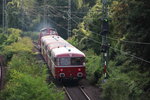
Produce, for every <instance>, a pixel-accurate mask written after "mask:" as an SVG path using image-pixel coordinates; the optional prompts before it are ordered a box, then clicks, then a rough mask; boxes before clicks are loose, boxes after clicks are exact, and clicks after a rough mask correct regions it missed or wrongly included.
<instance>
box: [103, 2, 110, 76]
mask: <svg viewBox="0 0 150 100" xmlns="http://www.w3.org/2000/svg"><path fill="white" fill-rule="evenodd" d="M102 4H103V6H102V14H103V16H102V32H101V35H102V45H101V52H102V66H103V67H104V76H105V78H107V76H108V75H107V67H108V55H109V53H108V52H109V45H108V41H107V34H108V33H109V24H108V10H107V8H108V4H107V0H102Z"/></svg>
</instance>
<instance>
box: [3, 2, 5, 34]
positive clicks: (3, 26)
mask: <svg viewBox="0 0 150 100" xmlns="http://www.w3.org/2000/svg"><path fill="white" fill-rule="evenodd" d="M3 33H5V0H3Z"/></svg>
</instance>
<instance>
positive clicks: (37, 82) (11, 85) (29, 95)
mask: <svg viewBox="0 0 150 100" xmlns="http://www.w3.org/2000/svg"><path fill="white" fill-rule="evenodd" d="M0 99H1V100H63V93H62V92H58V91H57V90H56V89H55V88H54V86H53V84H50V85H49V86H48V84H47V83H46V81H44V80H43V79H42V78H41V77H32V76H30V75H28V74H23V73H20V72H18V71H16V70H11V78H10V80H9V82H8V83H7V85H6V89H5V90H4V91H2V97H0Z"/></svg>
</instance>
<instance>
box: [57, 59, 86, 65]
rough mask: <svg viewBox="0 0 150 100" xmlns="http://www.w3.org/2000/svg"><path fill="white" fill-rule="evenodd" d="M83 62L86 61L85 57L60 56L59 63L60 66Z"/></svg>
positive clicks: (81, 63)
mask: <svg viewBox="0 0 150 100" xmlns="http://www.w3.org/2000/svg"><path fill="white" fill-rule="evenodd" d="M83 63H84V57H72V58H69V57H64V58H59V65H60V66H69V65H83Z"/></svg>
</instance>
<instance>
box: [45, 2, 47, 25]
mask: <svg viewBox="0 0 150 100" xmlns="http://www.w3.org/2000/svg"><path fill="white" fill-rule="evenodd" d="M46 3H47V1H46V0H44V27H47V5H46Z"/></svg>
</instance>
